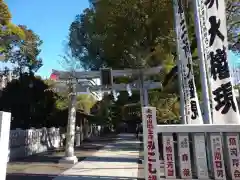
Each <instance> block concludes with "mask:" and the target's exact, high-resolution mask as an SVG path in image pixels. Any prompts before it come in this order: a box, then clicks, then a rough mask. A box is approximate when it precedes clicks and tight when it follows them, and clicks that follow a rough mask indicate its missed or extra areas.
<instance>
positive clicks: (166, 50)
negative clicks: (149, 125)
mask: <svg viewBox="0 0 240 180" xmlns="http://www.w3.org/2000/svg"><path fill="white" fill-rule="evenodd" d="M69 46H70V48H71V51H72V53H73V56H74V57H76V59H78V60H79V61H80V62H81V64H82V66H83V67H84V68H85V69H99V68H100V67H103V66H108V67H112V68H114V69H115V68H117V69H122V68H139V67H149V66H150V67H151V66H158V65H163V67H164V68H163V71H162V73H160V74H159V75H158V76H155V77H151V79H153V80H158V81H159V80H160V81H163V80H164V77H165V74H166V73H168V72H169V71H170V70H171V69H172V67H173V66H174V65H175V61H174V58H173V56H172V55H171V54H172V51H173V50H172V49H174V48H175V40H174V29H173V7H172V2H171V1H167V0H153V1H139V0H131V1H124V0H117V1H114V2H113V1H110V0H102V1H98V3H96V4H94V6H93V7H92V8H89V9H86V10H85V11H84V13H83V14H81V15H77V16H76V19H75V21H74V22H73V23H72V24H71V26H70V34H69ZM133 79H134V78H133ZM117 82H129V78H119V79H117ZM173 87H174V86H172V87H169V88H168V89H169V93H170V92H171V91H173V93H174V92H176V88H173ZM166 92H167V90H166ZM158 93H159V91H158ZM121 94H122V93H121ZM134 94H135V93H134ZM137 94H138V95H137V102H135V103H139V93H137ZM166 94H168V93H166ZM126 97H128V96H126ZM129 101H130V99H129V98H125V96H121V97H119V100H118V101H117V102H115V104H116V106H119V108H116V107H115V109H117V111H119V110H120V109H121V108H120V106H121V105H122V106H123V105H124V104H126V103H127V102H129ZM130 103H131V101H130ZM150 103H151V104H152V103H154V102H151V100H150ZM104 112H105V110H104ZM119 112H120V111H119ZM116 113H117V112H116ZM113 114H114V113H113Z"/></svg>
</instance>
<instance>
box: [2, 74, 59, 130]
mask: <svg viewBox="0 0 240 180" xmlns="http://www.w3.org/2000/svg"><path fill="white" fill-rule="evenodd" d="M48 88H49V87H48V85H47V84H45V83H44V81H42V80H41V79H40V78H36V77H34V76H33V75H29V74H27V73H25V74H22V76H21V78H20V79H16V80H13V81H11V82H9V83H8V85H7V87H6V88H4V89H3V90H2V93H1V97H0V109H1V111H7V112H11V113H12V117H13V120H12V121H11V128H16V127H18V128H19V127H21V128H29V127H44V126H47V124H48V123H49V119H50V116H51V114H52V112H54V109H55V101H56V98H57V96H56V94H55V93H54V92H52V91H46V90H47V89H48ZM26 94H27V96H26Z"/></svg>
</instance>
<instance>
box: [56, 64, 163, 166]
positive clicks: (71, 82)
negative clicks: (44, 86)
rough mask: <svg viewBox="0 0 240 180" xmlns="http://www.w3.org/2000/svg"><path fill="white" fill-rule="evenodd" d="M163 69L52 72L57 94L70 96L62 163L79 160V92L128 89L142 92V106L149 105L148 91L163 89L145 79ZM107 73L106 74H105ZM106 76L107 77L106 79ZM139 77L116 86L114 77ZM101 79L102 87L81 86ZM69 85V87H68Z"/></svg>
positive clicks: (159, 84)
mask: <svg viewBox="0 0 240 180" xmlns="http://www.w3.org/2000/svg"><path fill="white" fill-rule="evenodd" d="M161 69H162V67H161V66H158V67H153V68H148V69H125V70H112V69H110V68H104V69H101V70H100V71H83V72H76V71H75V72H67V71H58V70H52V74H55V75H56V77H57V79H56V85H55V91H56V92H66V91H68V92H69V93H70V94H69V95H70V103H69V105H70V107H69V115H68V127H67V137H66V149H65V157H64V158H63V159H61V160H60V161H61V162H62V163H72V164H75V163H76V162H77V161H78V159H77V157H76V156H75V155H74V136H75V121H76V94H77V92H88V90H91V91H95V92H96V91H98V92H99V91H101V92H109V91H114V90H116V91H124V90H126V89H131V90H140V99H141V105H142V106H147V105H148V89H159V88H161V87H162V84H161V82H153V81H144V79H145V77H147V76H149V75H154V74H158V73H159V72H160V71H161ZM106 71H108V73H107V74H108V75H107V81H108V82H107V84H106V83H104V78H106ZM104 73H105V74H104ZM104 76H105V77H104ZM130 76H134V77H138V80H137V81H135V82H133V83H130V84H114V83H113V77H130ZM98 78H99V79H101V85H96V86H89V85H82V84H80V83H81V82H79V80H82V79H88V80H89V79H98ZM66 83H68V85H66Z"/></svg>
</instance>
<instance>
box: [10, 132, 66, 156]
mask: <svg viewBox="0 0 240 180" xmlns="http://www.w3.org/2000/svg"><path fill="white" fill-rule="evenodd" d="M62 139H63V138H62V137H61V133H60V129H59V128H54V127H52V128H49V129H47V128H42V129H28V130H22V129H16V130H11V131H10V139H9V150H10V152H9V158H10V159H15V158H20V157H26V156H29V155H33V154H36V153H41V152H44V151H46V150H48V149H53V148H59V147H60V146H62Z"/></svg>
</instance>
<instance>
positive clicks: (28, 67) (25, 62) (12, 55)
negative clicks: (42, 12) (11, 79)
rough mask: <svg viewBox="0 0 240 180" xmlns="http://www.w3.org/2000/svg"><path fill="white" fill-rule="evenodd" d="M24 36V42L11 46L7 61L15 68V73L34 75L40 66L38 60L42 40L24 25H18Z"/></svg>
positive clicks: (40, 61) (17, 42)
mask: <svg viewBox="0 0 240 180" xmlns="http://www.w3.org/2000/svg"><path fill="white" fill-rule="evenodd" d="M19 27H20V28H21V30H22V31H23V32H24V34H25V39H24V40H18V41H16V42H15V44H14V45H12V49H14V50H11V51H9V53H8V54H7V61H8V62H11V63H13V64H15V65H17V67H16V68H15V71H16V72H17V73H19V74H20V75H21V74H22V73H24V72H28V73H34V72H36V71H37V70H38V69H39V68H40V67H41V66H42V59H41V58H39V54H40V52H41V49H40V46H41V45H42V40H41V39H40V37H39V36H38V35H37V34H36V33H35V32H33V31H32V30H31V29H28V28H27V27H26V26H24V25H19Z"/></svg>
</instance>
